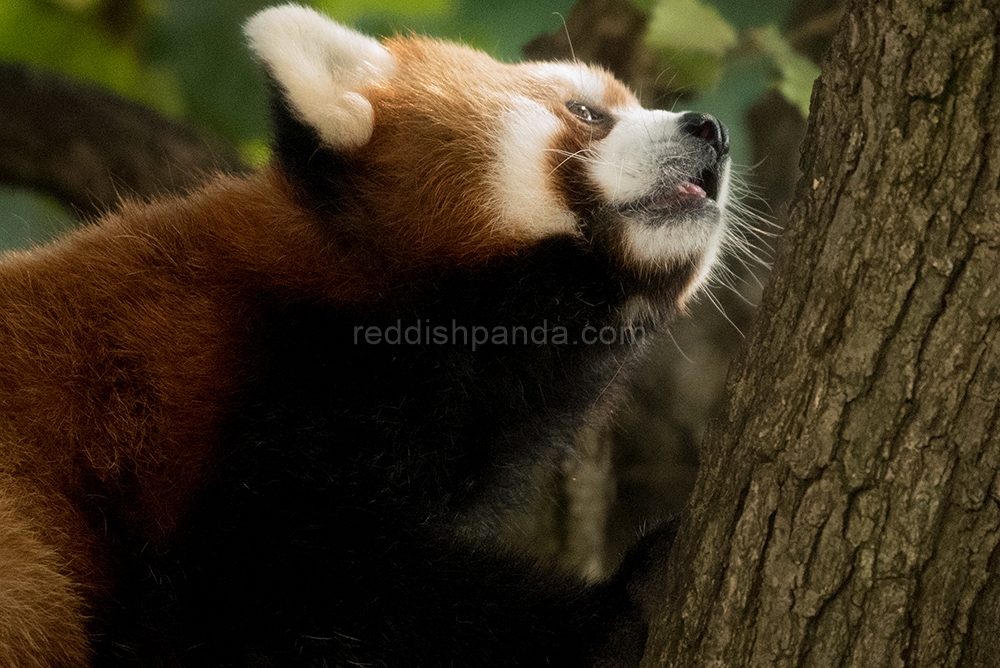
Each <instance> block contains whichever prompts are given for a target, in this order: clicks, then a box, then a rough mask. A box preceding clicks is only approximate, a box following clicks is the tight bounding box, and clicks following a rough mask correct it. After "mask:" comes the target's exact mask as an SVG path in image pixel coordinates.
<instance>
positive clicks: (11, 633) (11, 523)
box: [0, 478, 90, 668]
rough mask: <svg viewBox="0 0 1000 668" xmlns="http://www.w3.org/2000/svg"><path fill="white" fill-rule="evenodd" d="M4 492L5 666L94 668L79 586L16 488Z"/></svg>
mask: <svg viewBox="0 0 1000 668" xmlns="http://www.w3.org/2000/svg"><path fill="white" fill-rule="evenodd" d="M0 482H2V483H7V482H8V481H7V480H4V479H3V478H0ZM0 490H2V491H0V666H17V668H70V667H74V668H76V667H80V666H87V665H89V654H90V651H89V646H88V643H87V637H86V631H85V617H84V614H83V610H84V604H83V599H82V597H81V596H80V594H79V592H78V591H77V587H76V585H75V584H74V583H73V581H72V580H71V578H70V577H69V575H68V574H67V572H66V570H67V569H66V568H65V567H64V564H63V560H62V559H61V558H60V557H59V555H58V554H57V553H56V551H55V550H54V549H53V548H52V547H51V546H49V545H46V544H45V543H44V542H43V541H42V539H41V538H40V537H39V532H38V530H37V526H36V523H35V522H33V521H32V520H31V519H30V518H29V517H27V513H24V512H22V511H21V510H20V509H19V507H18V505H17V503H16V500H17V499H18V498H19V497H17V496H16V495H15V494H14V493H12V490H16V487H13V486H11V485H8V484H2V485H0Z"/></svg>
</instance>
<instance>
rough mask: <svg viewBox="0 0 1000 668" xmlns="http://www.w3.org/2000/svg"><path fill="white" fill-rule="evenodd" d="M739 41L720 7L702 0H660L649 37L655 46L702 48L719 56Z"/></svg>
mask: <svg viewBox="0 0 1000 668" xmlns="http://www.w3.org/2000/svg"><path fill="white" fill-rule="evenodd" d="M736 41H737V40H736V30H735V29H734V28H733V27H732V26H731V25H730V24H729V23H728V22H727V21H726V20H725V19H724V18H722V15H721V14H719V12H718V10H717V9H715V8H714V7H712V6H710V5H708V4H706V3H704V2H701V1H700V0H660V1H659V2H658V3H657V5H656V6H655V7H654V8H653V13H652V16H651V17H650V20H649V33H648V35H647V37H646V42H647V43H648V44H649V45H650V46H652V47H654V48H664V49H670V50H674V51H702V52H704V53H710V54H714V55H716V56H718V57H720V58H721V57H722V56H723V55H725V53H726V51H728V50H729V49H731V48H733V47H734V46H736Z"/></svg>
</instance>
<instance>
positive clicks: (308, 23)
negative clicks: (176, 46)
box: [244, 5, 393, 149]
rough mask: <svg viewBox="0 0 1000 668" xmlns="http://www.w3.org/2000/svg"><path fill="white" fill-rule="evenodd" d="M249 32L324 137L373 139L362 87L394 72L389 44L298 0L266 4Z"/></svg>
mask: <svg viewBox="0 0 1000 668" xmlns="http://www.w3.org/2000/svg"><path fill="white" fill-rule="evenodd" d="M244 32H245V33H246V36H247V39H248V41H249V43H250V47H251V48H252V49H253V51H254V52H255V53H256V54H257V56H258V57H259V58H260V59H261V60H262V61H263V62H264V64H265V65H267V68H268V70H269V71H270V72H271V75H272V76H273V77H274V78H275V80H277V82H278V84H279V85H281V87H282V88H283V89H284V91H285V94H286V96H287V99H288V101H289V103H290V104H291V105H292V107H293V108H294V109H295V111H296V112H297V113H298V115H299V117H300V118H301V120H303V121H304V122H306V123H308V124H309V125H310V126H312V127H313V128H314V129H315V130H316V131H317V132H318V133H319V135H320V137H322V139H323V141H324V142H326V143H327V144H328V145H329V146H330V147H331V148H334V149H343V148H356V147H359V146H363V145H365V144H366V143H367V142H368V140H369V139H370V138H371V133H372V128H373V125H374V118H373V112H372V107H371V104H369V102H368V100H366V99H365V98H364V97H363V96H362V95H360V94H359V93H358V91H359V90H360V89H361V88H362V87H364V86H366V85H369V84H372V83H376V82H377V81H379V80H381V79H383V78H385V77H387V76H389V74H390V73H391V72H392V69H393V59H392V56H391V55H390V54H389V52H388V51H387V50H386V49H385V47H383V46H382V45H381V44H380V43H379V42H378V41H377V40H375V39H372V38H371V37H368V36H366V35H362V34H361V33H358V32H355V31H354V30H351V29H349V28H345V27H344V26H342V25H340V24H339V23H335V22H334V21H331V20H330V19H329V18H327V17H326V16H323V15H322V14H320V13H319V12H316V11H313V10H312V9H308V8H306V7H301V6H299V5H282V6H280V7H272V8H271V9H265V10H264V11H262V12H259V13H257V14H255V15H254V16H253V17H252V18H251V19H250V20H249V21H248V22H247V24H246V27H245V28H244Z"/></svg>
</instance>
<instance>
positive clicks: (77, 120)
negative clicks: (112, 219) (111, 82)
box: [0, 63, 243, 216]
mask: <svg viewBox="0 0 1000 668" xmlns="http://www.w3.org/2000/svg"><path fill="white" fill-rule="evenodd" d="M0 90H2V91H4V94H3V95H0V182H3V183H7V184H11V185H15V186H20V187H25V188H31V189H34V190H37V191H40V192H43V193H46V194H48V195H51V196H53V197H55V198H56V199H57V200H59V201H60V202H62V203H63V204H64V205H66V206H67V207H68V208H70V209H72V210H75V211H76V212H78V213H79V214H80V215H82V216H89V215H93V214H96V213H99V212H101V211H103V210H105V209H107V208H108V207H110V206H113V205H114V203H115V202H117V201H118V200H119V198H120V196H121V195H124V194H128V195H133V196H137V197H140V198H148V197H151V196H154V195H156V194H159V193H164V192H177V191H182V190H184V189H186V188H189V187H191V186H192V185H195V184H197V183H198V182H200V181H202V180H204V173H205V172H211V171H216V170H220V169H223V170H230V171H232V170H241V169H243V167H242V163H241V161H240V159H239V157H238V156H237V155H236V152H235V151H234V150H233V149H232V147H230V146H228V145H226V144H224V143H223V142H220V141H218V140H213V139H210V138H208V137H207V136H205V135H203V134H201V133H199V132H197V131H195V130H192V129H191V128H190V127H188V126H186V125H184V124H182V123H178V122H175V121H171V120H168V119H166V118H164V117H162V116H160V115H159V114H158V113H156V112H155V111H153V110H151V109H148V108H146V107H144V106H142V105H140V104H137V103H135V102H130V101H128V100H125V99H122V98H120V97H118V96H117V95H114V94H112V93H109V92H107V91H105V90H102V89H100V88H97V87H94V86H89V85H86V84H82V83H78V82H73V81H69V80H67V79H64V78H62V77H59V76H56V75H54V74H51V73H48V72H42V71H39V70H36V69H32V68H30V67H27V66H24V65H14V64H10V63H0Z"/></svg>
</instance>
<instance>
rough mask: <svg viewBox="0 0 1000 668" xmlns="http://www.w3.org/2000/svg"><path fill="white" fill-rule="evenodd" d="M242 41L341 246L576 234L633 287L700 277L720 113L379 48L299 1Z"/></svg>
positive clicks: (712, 227)
mask: <svg viewBox="0 0 1000 668" xmlns="http://www.w3.org/2000/svg"><path fill="white" fill-rule="evenodd" d="M246 32H247V35H248V38H249V41H250V45H251V47H252V48H253V50H254V51H255V52H256V54H257V55H258V57H259V58H260V59H261V60H262V61H263V63H264V65H265V66H266V68H267V69H268V71H269V73H270V75H271V77H272V79H273V83H274V84H275V87H276V91H277V93H278V97H279V104H280V105H281V106H282V107H283V111H284V112H285V113H286V114H287V116H288V119H289V120H290V121H291V122H292V124H293V125H295V126H296V127H297V129H295V130H293V131H285V132H282V130H281V129H280V128H278V138H277V150H276V152H277V154H278V159H279V161H280V162H281V163H282V165H283V169H284V171H286V172H291V173H292V174H291V175H292V177H293V180H294V178H295V177H296V176H297V177H301V179H302V180H303V181H305V182H308V183H309V184H311V185H310V186H309V188H307V189H308V190H312V191H317V192H321V195H320V198H321V199H322V200H323V201H324V203H325V204H324V208H325V209H326V210H329V211H335V212H336V213H337V215H338V221H337V226H338V230H339V233H340V234H343V235H346V236H351V237H352V238H354V239H355V240H357V241H361V242H365V243H367V244H369V245H374V246H377V247H378V252H379V253H380V254H382V255H384V256H388V257H392V258H393V259H394V262H396V263H397V264H398V263H403V264H406V263H409V264H411V265H418V264H427V263H445V264H452V265H454V264H468V263H480V262H484V261H489V260H490V259H491V258H492V257H498V256H507V255H515V254H517V253H519V252H521V251H522V250H523V249H525V248H528V247H531V246H532V245H533V244H536V243H538V242H539V241H541V240H545V239H547V238H551V237H555V236H571V237H575V238H578V239H579V240H580V242H581V243H583V244H590V245H592V246H594V247H595V248H600V249H601V250H602V252H606V253H607V254H608V255H609V256H611V257H610V259H611V260H612V261H613V262H614V263H616V264H617V265H619V266H621V267H622V268H624V269H625V270H627V271H630V272H633V273H634V274H635V275H638V276H654V275H656V274H658V273H661V274H662V273H665V272H671V274H672V275H678V269H683V270H684V271H682V272H681V274H682V275H683V276H684V277H685V279H684V280H685V281H687V282H688V285H687V286H686V287H685V288H684V289H683V290H680V291H679V293H681V294H682V298H683V297H684V296H686V295H689V294H691V293H692V292H693V290H694V289H695V288H696V287H697V286H698V285H700V284H701V283H702V282H703V281H704V279H705V277H706V276H707V274H708V272H709V268H710V266H711V264H712V262H713V261H714V259H715V256H716V253H717V249H718V246H719V244H720V241H721V239H722V236H723V233H724V227H725V223H724V213H723V212H724V204H725V201H726V196H727V192H728V174H729V159H728V156H727V153H728V137H727V135H726V130H725V128H724V127H723V126H722V125H721V124H720V123H718V122H717V121H715V119H713V118H712V117H710V116H706V115H702V114H684V113H672V112H667V111H651V110H646V109H643V108H642V107H641V106H640V105H639V103H638V101H637V100H636V98H635V97H634V96H633V95H632V93H630V92H629V91H628V90H627V89H626V88H625V87H624V86H623V85H622V84H621V83H619V82H618V81H616V80H615V79H614V78H613V77H612V76H611V75H610V74H608V73H607V72H604V71H602V70H599V69H595V68H592V67H587V66H584V65H580V64H576V63H524V64H519V65H509V64H502V63H498V62H497V61H495V60H493V59H492V58H490V57H489V56H487V55H485V54H483V53H481V52H479V51H476V50H473V49H470V48H466V47H463V46H459V45H455V44H451V43H446V42H440V41H436V40H432V39H427V38H422V37H413V36H411V37H395V38H391V39H388V40H385V41H384V42H379V41H377V40H375V39H372V38H370V37H367V36H365V35H362V34H359V33H357V32H355V31H353V30H350V29H348V28H345V27H343V26H341V25H339V24H337V23H334V22H333V21H331V20H329V19H328V18H326V17H324V16H322V15H320V14H318V13H316V12H314V11H313V10H311V9H307V8H304V7H300V6H297V5H284V6H280V7H275V8H272V9H268V10H265V11H263V12H261V13H259V14H257V15H256V16H254V17H253V18H252V19H251V20H250V21H249V23H248V24H247V27H246ZM280 111H281V110H279V112H280ZM333 172H336V173H337V176H336V178H334V176H333V174H332V173H333ZM314 194H315V192H314Z"/></svg>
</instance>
